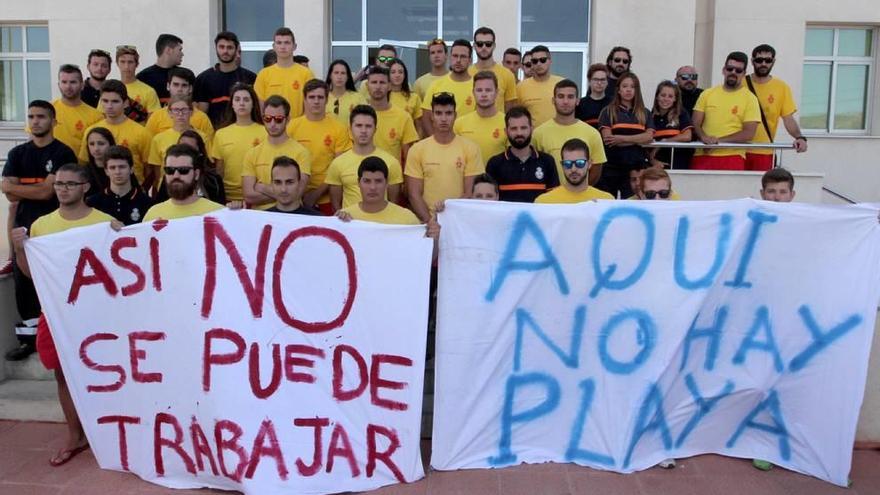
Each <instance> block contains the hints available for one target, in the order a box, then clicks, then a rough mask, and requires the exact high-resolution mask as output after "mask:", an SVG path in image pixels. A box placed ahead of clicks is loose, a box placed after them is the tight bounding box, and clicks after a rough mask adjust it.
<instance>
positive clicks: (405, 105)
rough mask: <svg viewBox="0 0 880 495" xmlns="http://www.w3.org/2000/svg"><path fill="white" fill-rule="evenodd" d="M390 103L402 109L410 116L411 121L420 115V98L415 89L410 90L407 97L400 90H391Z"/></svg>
mask: <svg viewBox="0 0 880 495" xmlns="http://www.w3.org/2000/svg"><path fill="white" fill-rule="evenodd" d="M390 102H391V105H393V106H395V107H397V108H399V109H401V110H403V111H404V112H406V113H408V114H409V116H410V117H412V119H413V122H415V120H416V119H419V118H421V117H422V99H421V97H419V95H418V93H416V92H415V91H410V93H409V98H407V97H405V96H403V93H401V92H400V91H392V92H391V99H390Z"/></svg>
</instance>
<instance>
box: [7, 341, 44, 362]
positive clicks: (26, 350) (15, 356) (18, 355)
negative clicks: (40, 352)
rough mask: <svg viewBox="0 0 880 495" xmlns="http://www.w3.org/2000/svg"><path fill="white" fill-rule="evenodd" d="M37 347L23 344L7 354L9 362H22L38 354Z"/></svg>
mask: <svg viewBox="0 0 880 495" xmlns="http://www.w3.org/2000/svg"><path fill="white" fill-rule="evenodd" d="M36 350H37V349H36V347H34V346H33V344H21V345H20V346H19V347H16V348H15V349H12V350H11V351H9V352H7V353H6V360H7V361H22V360H24V359H27V357H28V356H30V355H31V354H33V353H34V352H36Z"/></svg>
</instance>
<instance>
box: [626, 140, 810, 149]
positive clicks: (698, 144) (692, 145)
mask: <svg viewBox="0 0 880 495" xmlns="http://www.w3.org/2000/svg"><path fill="white" fill-rule="evenodd" d="M642 146H643V147H645V148H684V149H697V148H709V149H712V148H742V149H750V148H751V149H754V148H764V149H767V148H769V149H774V150H793V149H794V143H718V144H706V143H704V142H702V141H691V142H689V143H684V142H676V141H672V142H670V141H652V142H650V143H648V144H643V145H642Z"/></svg>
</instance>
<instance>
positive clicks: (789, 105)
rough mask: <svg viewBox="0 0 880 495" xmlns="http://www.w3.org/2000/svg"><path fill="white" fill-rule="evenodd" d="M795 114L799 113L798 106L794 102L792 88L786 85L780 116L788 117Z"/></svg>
mask: <svg viewBox="0 0 880 495" xmlns="http://www.w3.org/2000/svg"><path fill="white" fill-rule="evenodd" d="M795 112H797V104H796V103H795V102H794V97H793V96H792V94H791V87H790V86H789V85H788V84H786V85H785V89H784V90H783V92H782V112H781V113H780V114H779V115H781V116H783V117H788V116H789V115H791V114H793V113H795Z"/></svg>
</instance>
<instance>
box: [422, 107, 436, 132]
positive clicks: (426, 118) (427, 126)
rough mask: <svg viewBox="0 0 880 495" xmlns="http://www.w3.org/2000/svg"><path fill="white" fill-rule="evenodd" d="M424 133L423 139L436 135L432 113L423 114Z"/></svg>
mask: <svg viewBox="0 0 880 495" xmlns="http://www.w3.org/2000/svg"><path fill="white" fill-rule="evenodd" d="M422 132H424V134H423V137H428V136H432V135H433V134H434V124H433V122H431V112H424V113H422Z"/></svg>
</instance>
